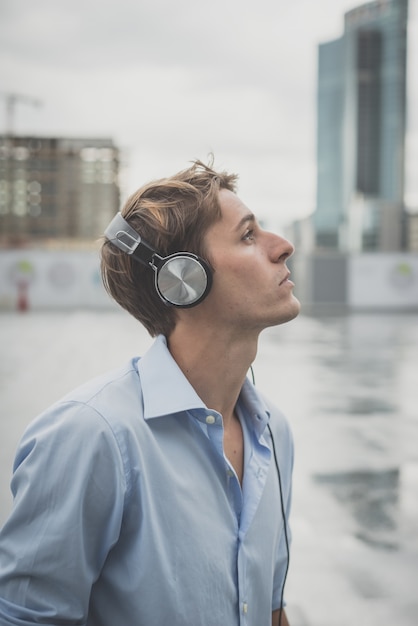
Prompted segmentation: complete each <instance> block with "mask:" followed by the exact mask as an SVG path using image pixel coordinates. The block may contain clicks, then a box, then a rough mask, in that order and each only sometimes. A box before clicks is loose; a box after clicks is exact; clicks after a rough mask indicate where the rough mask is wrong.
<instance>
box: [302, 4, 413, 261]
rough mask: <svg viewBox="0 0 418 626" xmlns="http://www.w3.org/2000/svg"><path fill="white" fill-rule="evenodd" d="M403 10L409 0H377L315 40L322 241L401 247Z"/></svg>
mask: <svg viewBox="0 0 418 626" xmlns="http://www.w3.org/2000/svg"><path fill="white" fill-rule="evenodd" d="M407 17H408V0H375V1H374V2H369V3H367V4H364V5H362V6H360V7H357V8H355V9H353V10H351V11H349V12H348V13H346V14H345V17H344V34H343V36H342V37H341V38H339V39H337V40H335V41H330V42H326V43H323V44H321V45H320V46H319V55H318V101H317V105H318V125H317V162H318V174H317V203H316V211H315V213H314V216H313V220H314V228H315V235H316V245H317V247H319V248H334V249H335V248H338V249H340V250H343V251H360V250H387V251H389V250H400V249H402V247H403V244H404V233H403V222H404V169H405V168H404V154H405V126H406V57H407Z"/></svg>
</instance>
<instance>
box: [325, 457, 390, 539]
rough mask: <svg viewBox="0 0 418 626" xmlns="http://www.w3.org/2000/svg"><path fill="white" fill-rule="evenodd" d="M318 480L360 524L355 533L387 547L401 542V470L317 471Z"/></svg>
mask: <svg viewBox="0 0 418 626" xmlns="http://www.w3.org/2000/svg"><path fill="white" fill-rule="evenodd" d="M314 479H315V480H316V481H317V482H318V483H319V484H321V485H324V486H325V487H327V488H328V489H330V491H331V493H332V494H333V496H334V497H335V498H336V499H337V500H338V501H339V502H341V503H342V504H343V505H344V507H345V508H346V509H347V511H348V513H350V514H351V515H352V516H353V518H354V519H355V521H356V522H357V524H358V530H357V532H356V533H355V536H356V537H358V538H359V539H361V540H362V541H365V542H366V543H368V544H370V545H371V546H374V547H377V548H383V549H390V550H393V549H396V548H398V547H399V546H398V544H397V541H396V535H395V534H394V533H393V532H392V531H395V530H396V529H397V516H398V511H397V508H398V506H399V482H400V481H399V469H384V470H353V471H351V472H337V473H333V474H316V475H315V476H314Z"/></svg>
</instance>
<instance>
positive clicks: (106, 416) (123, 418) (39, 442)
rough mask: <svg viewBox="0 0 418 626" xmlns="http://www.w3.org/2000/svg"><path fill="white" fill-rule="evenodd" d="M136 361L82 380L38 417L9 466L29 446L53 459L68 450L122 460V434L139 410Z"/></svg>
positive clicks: (24, 453) (25, 454) (139, 389)
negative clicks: (99, 451)
mask: <svg viewBox="0 0 418 626" xmlns="http://www.w3.org/2000/svg"><path fill="white" fill-rule="evenodd" d="M136 361H137V359H132V360H131V361H129V362H128V363H127V364H126V365H124V366H123V367H120V368H118V369H115V370H113V371H110V372H108V373H106V374H104V375H102V376H99V377H96V378H94V379H92V380H90V381H88V382H87V383H85V384H83V385H81V386H80V387H78V388H76V389H74V390H73V391H71V392H70V393H68V394H67V395H65V396H64V397H63V398H61V399H60V400H58V401H57V402H55V403H54V404H53V405H51V406H50V407H49V408H47V409H46V410H45V411H43V412H42V413H41V414H40V415H38V416H37V417H36V418H35V419H34V420H33V421H32V422H31V423H30V424H29V426H28V427H27V428H26V430H25V432H24V434H23V437H22V439H21V442H20V446H19V451H18V455H17V458H16V462H15V465H16V464H17V463H19V456H20V457H21V458H22V457H26V456H27V454H28V453H29V452H30V451H31V450H33V449H34V448H35V447H37V448H42V449H44V450H49V453H51V452H52V451H54V456H56V455H57V454H58V453H59V452H58V451H63V450H64V449H69V448H71V449H72V450H73V451H74V450H75V449H76V448H77V449H78V450H79V452H80V455H81V452H82V451H85V452H86V453H87V451H88V450H90V452H91V453H93V451H94V450H95V449H99V448H100V449H107V451H108V453H112V455H113V456H125V450H124V448H126V441H125V440H126V436H125V435H124V432H125V431H126V430H127V428H128V425H129V423H131V422H132V421H133V420H136V421H138V416H140V414H141V406H142V403H141V388H140V382H139V378H138V374H137V370H136ZM86 444H87V445H86ZM19 453H20V454H19Z"/></svg>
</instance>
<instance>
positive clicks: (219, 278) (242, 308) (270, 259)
mask: <svg viewBox="0 0 418 626" xmlns="http://www.w3.org/2000/svg"><path fill="white" fill-rule="evenodd" d="M219 199H220V206H221V211H222V217H221V219H220V220H219V221H218V222H216V223H215V224H213V225H212V226H211V227H210V228H209V230H208V232H207V233H206V235H205V239H204V241H205V248H206V250H207V251H208V256H209V259H210V262H211V264H212V266H213V268H214V276H213V286H212V290H211V292H210V293H209V295H208V297H207V299H206V300H205V302H204V303H202V304H203V305H205V308H207V309H208V311H209V312H210V314H211V315H212V316H213V320H214V321H215V323H217V324H219V325H221V324H229V325H230V327H231V328H235V329H236V330H239V331H240V332H241V331H260V330H262V329H263V328H266V327H268V326H275V325H277V324H282V323H284V322H287V321H289V320H291V319H293V318H294V317H296V316H297V314H298V313H299V310H300V304H299V301H298V300H297V299H296V298H295V297H294V295H293V287H294V284H293V283H292V282H291V281H290V280H289V270H288V268H287V267H286V259H287V258H288V257H289V256H290V255H291V254H292V253H293V251H294V248H293V246H292V244H291V243H289V242H288V241H287V240H286V239H283V238H282V237H279V236H278V235H275V234H273V233H270V232H268V231H265V230H263V229H262V228H261V227H260V226H259V224H258V223H257V220H256V218H255V217H254V215H253V214H252V213H251V211H250V210H249V209H248V208H247V207H246V206H245V204H243V203H242V202H241V200H240V199H239V198H238V197H237V196H236V195H235V194H234V193H232V192H231V191H228V190H226V189H222V190H221V191H220V193H219Z"/></svg>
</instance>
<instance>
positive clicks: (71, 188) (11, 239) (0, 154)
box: [0, 134, 120, 247]
mask: <svg viewBox="0 0 418 626" xmlns="http://www.w3.org/2000/svg"><path fill="white" fill-rule="evenodd" d="M119 156H120V155H119V150H118V149H117V147H116V146H115V145H114V143H113V141H112V140H111V139H106V138H103V139H102V138H99V139H89V138H81V139H74V138H56V137H54V138H52V137H28V136H22V137H19V136H12V135H11V134H7V135H4V136H0V245H1V246H3V247H9V246H16V245H25V244H28V243H30V242H35V241H39V240H48V239H52V238H54V239H55V238H68V239H84V240H88V239H96V238H98V237H100V235H101V234H102V232H103V230H104V229H105V227H106V225H107V224H108V222H109V221H110V219H111V217H112V216H113V215H114V214H115V213H116V211H117V210H118V207H119V200H120V197H119V196H120V191H119V161H120V158H119Z"/></svg>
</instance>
